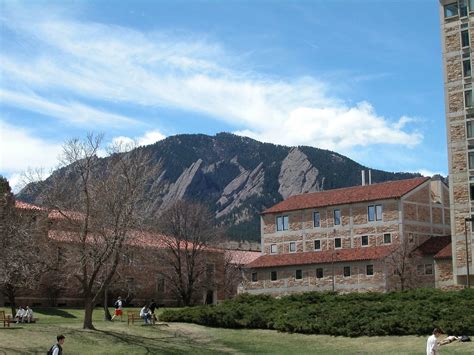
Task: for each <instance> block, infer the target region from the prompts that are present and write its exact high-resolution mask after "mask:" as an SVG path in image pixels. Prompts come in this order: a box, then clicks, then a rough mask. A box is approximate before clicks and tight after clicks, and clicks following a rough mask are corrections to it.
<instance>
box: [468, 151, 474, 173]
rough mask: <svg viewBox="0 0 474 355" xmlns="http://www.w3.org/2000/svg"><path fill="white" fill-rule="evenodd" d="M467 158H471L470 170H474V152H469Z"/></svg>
mask: <svg viewBox="0 0 474 355" xmlns="http://www.w3.org/2000/svg"><path fill="white" fill-rule="evenodd" d="M467 156H468V158H469V169H474V152H469V153H468V155H467Z"/></svg>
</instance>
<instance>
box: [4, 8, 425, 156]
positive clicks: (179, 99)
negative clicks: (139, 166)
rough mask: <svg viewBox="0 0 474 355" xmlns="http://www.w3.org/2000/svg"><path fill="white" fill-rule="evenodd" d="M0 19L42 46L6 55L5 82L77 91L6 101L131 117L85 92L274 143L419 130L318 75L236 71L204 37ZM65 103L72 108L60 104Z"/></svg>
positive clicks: (346, 144)
mask: <svg viewBox="0 0 474 355" xmlns="http://www.w3.org/2000/svg"><path fill="white" fill-rule="evenodd" d="M3 25H4V26H8V27H9V28H10V29H11V30H12V31H15V32H17V33H20V34H27V35H28V36H30V37H32V38H35V41H36V42H37V43H39V45H38V47H40V48H47V50H46V49H45V50H43V51H41V53H40V54H39V55H37V56H35V57H33V58H30V57H29V58H27V59H26V60H25V59H23V60H22V59H21V58H19V57H16V56H15V55H14V54H13V53H9V54H4V55H3V57H2V64H4V65H3V69H2V70H3V75H4V77H5V83H6V85H7V86H9V87H11V88H17V87H19V86H18V83H23V84H25V85H26V86H27V87H28V88H29V89H30V90H50V91H53V92H57V93H61V94H64V95H69V96H70V95H73V96H74V97H75V100H76V101H73V103H72V104H68V105H64V104H60V103H57V102H54V103H50V105H45V104H44V103H42V102H37V101H38V100H39V99H38V98H37V97H33V98H31V95H30V96H28V97H23V96H25V94H21V93H19V92H15V95H17V96H19V99H16V96H14V95H13V96H12V94H11V93H10V96H7V100H5V101H7V102H9V103H10V104H15V105H20V106H21V105H23V106H30V107H31V109H35V110H37V111H38V112H42V113H45V114H50V115H53V116H54V117H58V116H63V115H64V114H72V113H74V112H76V111H77V112H79V113H80V114H79V115H78V116H77V117H76V118H75V119H77V120H79V121H80V120H85V119H86V118H87V117H94V118H96V122H97V121H99V120H101V119H103V120H104V122H114V121H116V118H117V119H119V121H121V122H124V123H125V122H126V121H127V118H126V117H120V116H119V117H116V116H118V115H113V114H108V113H103V112H91V111H90V110H89V111H88V110H87V109H86V108H84V107H81V104H80V103H79V100H81V98H86V99H93V100H103V101H106V102H108V103H109V104H114V103H125V104H132V105H138V106H141V107H159V106H165V107H171V108H177V109H180V110H188V111H193V112H198V113H201V114H206V115H209V116H211V117H214V118H215V119H217V120H222V121H225V122H227V123H230V124H232V125H234V126H236V127H239V129H238V130H237V132H236V133H238V134H244V135H248V136H251V137H253V138H256V139H259V140H263V141H267V142H273V143H278V144H288V145H301V144H306V145H312V146H317V147H322V148H329V149H336V150H343V151H344V152H348V151H350V150H351V149H353V148H354V147H366V146H369V145H373V144H385V145H403V146H407V147H413V146H415V145H417V144H419V143H420V142H421V141H422V139H423V136H422V134H421V133H419V132H417V131H413V130H412V131H410V130H408V129H407V125H408V124H409V123H412V121H413V119H412V118H409V117H407V116H402V117H400V118H399V119H398V120H395V121H393V120H390V119H388V118H386V117H383V116H381V115H379V114H377V113H376V111H375V109H374V108H373V107H372V106H371V105H370V104H369V103H366V102H362V103H359V104H357V105H352V106H349V105H347V104H346V103H345V102H344V101H342V100H339V99H337V98H334V97H331V95H330V94H328V91H329V90H330V86H329V85H328V84H327V83H323V82H321V81H319V80H316V79H315V78H296V79H294V80H278V79H275V78H269V77H265V76H262V75H259V74H258V73H254V72H250V71H247V70H245V68H243V69H240V70H239V69H238V68H239V65H236V64H239V63H238V60H236V59H235V58H234V57H232V55H231V54H228V53H226V52H225V51H224V50H223V49H222V47H221V46H220V45H217V44H213V43H211V42H209V41H205V40H198V39H196V38H183V37H181V38H179V37H177V36H173V35H166V34H162V33H141V32H137V31H134V30H131V29H128V28H123V27H119V26H107V25H103V24H97V23H84V22H83V23H81V22H77V21H65V20H51V19H43V20H42V19H37V20H36V22H34V23H31V22H30V21H25V22H23V21H22V20H18V19H17V18H15V17H14V16H13V15H12V14H11V13H9V19H8V21H3ZM7 53H8V52H7ZM231 68H232V69H231ZM18 90H20V89H18ZM40 101H41V100H40ZM71 105H72V106H73V107H74V110H71V111H74V112H71V111H66V112H64V110H67V107H71ZM58 106H59V107H58ZM64 106H67V107H64ZM81 112H82V114H81ZM128 123H130V122H128ZM122 139H130V138H127V137H122ZM143 139H145V138H143ZM153 139H155V138H154V137H152V138H151V140H149V141H152V140H153Z"/></svg>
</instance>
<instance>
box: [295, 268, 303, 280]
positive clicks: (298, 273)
mask: <svg viewBox="0 0 474 355" xmlns="http://www.w3.org/2000/svg"><path fill="white" fill-rule="evenodd" d="M302 278H303V270H301V269H300V270H296V273H295V279H296V280H301V279H302Z"/></svg>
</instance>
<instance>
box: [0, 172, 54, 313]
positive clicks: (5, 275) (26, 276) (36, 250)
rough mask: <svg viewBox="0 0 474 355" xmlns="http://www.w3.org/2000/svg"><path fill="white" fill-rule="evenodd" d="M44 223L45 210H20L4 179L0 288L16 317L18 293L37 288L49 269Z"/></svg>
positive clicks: (1, 182) (0, 192)
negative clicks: (42, 227) (43, 274)
mask: <svg viewBox="0 0 474 355" xmlns="http://www.w3.org/2000/svg"><path fill="white" fill-rule="evenodd" d="M42 223H45V213H44V211H39V210H35V211H32V210H26V209H25V210H23V209H18V208H16V207H15V198H14V196H13V194H12V192H11V188H10V185H9V183H8V181H7V180H6V179H5V178H4V177H2V176H0V250H1V252H0V289H1V292H2V293H3V294H4V295H5V297H7V299H8V301H9V302H10V307H11V311H12V316H14V315H15V308H16V297H17V295H18V293H19V292H21V291H22V290H31V289H33V288H35V287H36V286H37V285H38V284H39V282H38V280H39V278H40V276H41V274H42V273H43V272H44V271H46V270H47V269H48V261H49V260H50V258H49V257H48V252H49V251H50V248H49V245H48V243H47V241H46V238H45V235H44V234H42V233H41V224H42ZM42 238H44V240H40V239H42Z"/></svg>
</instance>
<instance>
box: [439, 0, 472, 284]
mask: <svg viewBox="0 0 474 355" xmlns="http://www.w3.org/2000/svg"><path fill="white" fill-rule="evenodd" d="M440 18H441V39H442V49H443V67H444V91H445V107H446V108H445V110H446V130H447V139H448V159H449V193H450V201H451V221H452V224H451V235H452V246H451V253H452V255H453V274H454V283H455V284H456V285H458V286H462V285H467V284H468V280H467V275H468V272H469V271H470V272H469V274H470V284H473V283H474V277H473V276H472V274H473V271H474V270H473V269H474V264H473V262H472V260H473V258H472V253H473V251H474V249H473V242H472V231H473V228H472V222H471V220H472V218H473V212H474V104H473V97H472V56H473V53H472V48H474V1H472V0H458V1H456V0H441V1H440ZM467 254H468V256H469V261H468V260H467Z"/></svg>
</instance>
